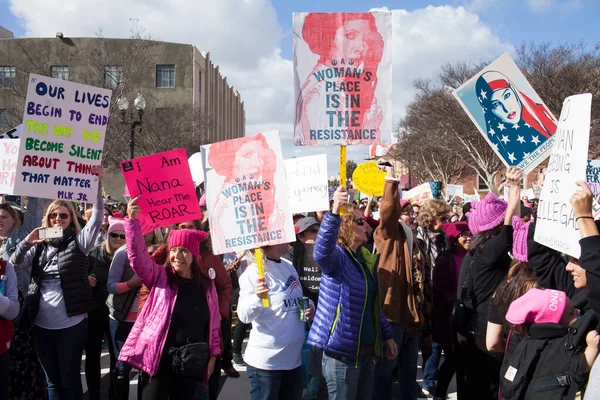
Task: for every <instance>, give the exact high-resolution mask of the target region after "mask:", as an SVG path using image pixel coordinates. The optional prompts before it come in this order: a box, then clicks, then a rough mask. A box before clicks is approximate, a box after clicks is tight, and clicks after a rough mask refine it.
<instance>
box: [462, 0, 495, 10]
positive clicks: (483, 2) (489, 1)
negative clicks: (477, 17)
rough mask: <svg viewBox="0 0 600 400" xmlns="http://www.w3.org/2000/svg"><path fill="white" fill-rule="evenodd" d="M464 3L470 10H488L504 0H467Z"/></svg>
mask: <svg viewBox="0 0 600 400" xmlns="http://www.w3.org/2000/svg"><path fill="white" fill-rule="evenodd" d="M463 3H464V5H465V8H467V9H468V10H469V11H473V12H479V11H487V10H489V9H490V8H492V7H493V6H495V5H498V4H501V3H502V2H501V1H499V0H465V1H464V2H463Z"/></svg>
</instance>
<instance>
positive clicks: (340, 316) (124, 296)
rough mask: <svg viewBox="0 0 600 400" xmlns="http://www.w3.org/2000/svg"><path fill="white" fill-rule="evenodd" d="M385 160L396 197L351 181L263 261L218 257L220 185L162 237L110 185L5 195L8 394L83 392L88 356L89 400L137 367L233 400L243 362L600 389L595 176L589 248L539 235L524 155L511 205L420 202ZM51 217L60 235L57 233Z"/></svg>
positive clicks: (264, 386)
mask: <svg viewBox="0 0 600 400" xmlns="http://www.w3.org/2000/svg"><path fill="white" fill-rule="evenodd" d="M382 168H383V167H382ZM385 169H386V171H387V177H386V180H385V186H384V194H383V196H382V197H381V198H380V199H375V198H373V197H369V198H367V199H364V200H363V201H350V198H349V192H348V190H346V188H343V187H340V188H338V189H337V190H336V191H335V193H334V195H333V198H332V199H331V202H330V209H329V210H324V211H322V212H315V213H308V214H302V215H294V224H295V229H296V241H295V242H294V243H289V244H280V245H274V246H267V247H264V248H262V254H264V259H263V260H258V259H256V253H254V252H252V251H248V252H241V253H238V254H233V253H232V254H225V255H221V256H219V255H215V254H213V253H212V251H211V244H210V227H209V225H208V220H207V218H206V217H207V216H206V208H205V206H206V204H205V198H204V197H203V196H202V197H200V196H199V202H200V205H201V207H202V208H203V211H204V219H203V220H197V221H187V222H182V223H180V224H177V225H174V226H169V227H165V228H161V229H157V230H155V231H151V232H149V233H146V234H143V233H142V230H141V227H140V223H139V222H138V219H137V216H138V213H139V206H138V204H137V200H138V199H131V200H130V201H129V203H128V204H119V203H115V202H113V201H110V200H109V201H105V199H104V198H103V196H102V193H103V192H102V185H101V184H100V185H99V188H98V195H97V199H96V200H97V201H96V203H95V205H93V206H89V207H86V206H85V205H84V204H75V203H72V202H67V201H62V200H55V201H45V200H42V199H37V198H29V199H28V202H27V207H26V210H25V209H23V210H20V209H19V208H18V207H16V206H13V205H11V204H8V203H2V204H0V275H3V276H4V277H5V278H3V279H4V282H5V285H4V288H3V289H2V290H3V291H2V293H1V294H0V325H2V326H1V327H0V336H1V338H0V339H1V340H0V400H3V399H36V400H37V399H46V398H47V399H51V400H54V399H82V398H83V388H82V380H81V375H80V369H81V362H82V358H83V355H84V354H85V379H86V383H87V388H88V389H87V392H88V396H89V398H90V399H100V398H101V397H102V398H105V396H106V395H108V397H109V398H110V399H116V400H121V399H129V398H130V380H131V372H132V370H137V371H139V374H138V384H137V386H136V388H137V398H139V399H144V400H146V399H167V398H170V399H216V398H217V397H218V395H219V390H220V386H221V383H220V376H221V371H223V373H225V374H227V375H228V376H229V377H231V378H237V377H239V376H240V374H239V372H238V371H237V370H236V368H235V366H234V365H238V366H246V370H247V373H248V377H249V382H250V383H249V389H248V393H249V398H250V399H252V400H271V399H292V400H301V399H302V400H304V399H326V398H329V399H333V400H335V399H340V400H345V399H349V400H353V399H374V400H379V399H392V398H396V399H403V400H404V399H405V400H412V399H416V398H418V397H421V396H423V395H429V396H430V397H433V398H434V399H446V398H447V396H448V388H449V386H450V383H451V381H452V379H453V377H455V380H456V387H457V391H458V398H459V399H461V400H470V399H478V400H479V399H483V400H487V399H490V400H492V399H498V398H500V399H507V400H508V399H538V398H556V399H559V398H560V399H572V398H575V396H576V395H577V393H580V395H581V396H583V395H584V393H585V396H586V397H585V399H596V398H600V397H599V396H600V365H599V364H598V363H596V362H595V360H596V356H597V354H598V345H599V340H600V337H599V335H598V333H597V331H596V329H597V327H598V314H597V313H599V312H600V235H599V233H598V227H599V226H600V224H597V223H596V222H595V221H594V219H593V216H592V199H593V196H592V193H591V191H590V190H589V188H588V187H587V185H586V184H585V183H583V182H580V183H579V185H580V186H581V188H580V190H578V191H576V192H575V193H574V194H573V197H572V199H571V204H572V206H573V216H572V218H573V219H574V220H575V221H576V224H577V226H578V228H579V233H580V235H581V241H580V244H581V256H580V258H579V259H575V258H573V257H568V256H565V255H564V254H560V253H558V252H556V251H554V250H551V249H549V248H548V247H545V246H543V245H541V244H539V243H537V242H535V241H534V240H533V232H534V230H535V224H536V208H537V203H536V202H529V200H528V199H527V198H521V193H520V185H521V184H520V181H521V179H522V174H521V171H519V170H518V169H516V168H512V167H511V168H509V169H508V170H507V172H506V182H505V184H506V185H507V186H508V187H509V191H508V193H509V196H508V199H502V198H500V197H497V196H494V194H492V193H489V194H488V195H487V196H486V197H485V198H484V199H482V200H481V201H476V202H473V204H465V205H463V206H459V204H458V203H456V202H455V201H451V202H446V201H443V200H436V199H430V200H426V201H424V202H422V203H421V204H412V203H411V202H410V201H408V200H405V199H402V189H401V188H400V180H399V179H397V178H396V177H395V176H394V173H393V169H392V168H391V167H387V168H385ZM93 173H94V174H96V175H97V176H98V178H99V181H100V182H102V179H103V177H104V169H103V168H102V167H94V169H93ZM201 192H202V190H201V189H199V195H200V194H201ZM50 227H60V228H62V232H63V234H62V237H58V238H54V239H49V240H44V239H42V238H40V232H42V231H43V230H44V228H50ZM259 264H262V265H264V276H262V275H260V274H259V269H260V268H259ZM597 279H598V280H597ZM265 299H268V301H269V303H270V304H269V306H268V307H265V306H264V304H263V302H264V301H265ZM233 322H235V324H233ZM233 325H234V327H233V328H232V326H233ZM248 330H250V335H249V339H248V341H247V345H246V346H245V347H244V346H243V343H244V340H245V338H246V334H247V331H248ZM104 346H107V347H108V353H109V357H110V365H111V368H110V371H109V373H108V375H109V387H108V389H107V390H108V393H107V394H104V393H102V391H103V390H104V389H103V388H102V385H101V376H102V373H101V353H102V350H103V347H104ZM244 350H245V351H244ZM419 352H420V353H421V356H422V357H421V361H422V369H423V381H422V383H421V384H420V385H419V384H418V383H417V369H418V363H419ZM590 371H591V372H590ZM394 383H396V385H395V388H396V390H395V393H393V388H394ZM586 386H587V392H586Z"/></svg>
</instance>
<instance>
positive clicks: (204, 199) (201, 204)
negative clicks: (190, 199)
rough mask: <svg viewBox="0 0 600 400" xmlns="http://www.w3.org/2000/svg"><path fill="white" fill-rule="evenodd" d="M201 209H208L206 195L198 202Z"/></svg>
mask: <svg viewBox="0 0 600 400" xmlns="http://www.w3.org/2000/svg"><path fill="white" fill-rule="evenodd" d="M198 204H199V205H200V207H206V193H204V194H203V195H202V196H200V201H198Z"/></svg>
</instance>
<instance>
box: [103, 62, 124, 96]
mask: <svg viewBox="0 0 600 400" xmlns="http://www.w3.org/2000/svg"><path fill="white" fill-rule="evenodd" d="M122 76H123V67H121V66H116V65H112V66H107V67H104V87H105V88H107V89H113V90H115V89H116V88H117V86H119V83H121V77H122Z"/></svg>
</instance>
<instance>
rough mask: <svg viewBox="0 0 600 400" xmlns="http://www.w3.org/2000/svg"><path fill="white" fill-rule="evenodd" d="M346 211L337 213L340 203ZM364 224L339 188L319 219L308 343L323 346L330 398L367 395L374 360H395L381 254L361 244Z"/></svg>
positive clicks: (360, 397) (346, 194) (345, 192)
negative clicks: (315, 304)
mask: <svg viewBox="0 0 600 400" xmlns="http://www.w3.org/2000/svg"><path fill="white" fill-rule="evenodd" d="M344 205H345V206H346V214H345V215H344V216H340V215H339V214H340V208H341V207H342V206H344ZM366 241H367V228H366V226H365V221H364V218H363V216H362V214H361V213H360V212H359V211H358V210H357V209H356V208H355V207H354V206H351V205H348V192H347V190H346V188H344V187H339V188H338V189H337V190H336V192H335V195H334V197H333V208H332V210H331V212H330V213H329V214H327V215H326V216H325V218H323V222H322V223H321V227H320V229H319V233H318V234H317V240H316V242H315V254H314V258H315V261H316V262H317V264H318V265H319V267H321V271H322V277H321V285H320V291H319V308H318V310H317V314H316V316H315V322H314V323H313V325H312V327H311V330H310V334H309V336H308V343H309V344H310V345H312V346H315V347H318V348H320V349H322V350H323V361H322V365H323V375H324V376H325V380H326V381H327V390H328V393H329V399H330V400H338V399H339V400H345V399H354V398H359V399H368V398H370V397H371V393H372V391H373V379H374V373H375V359H376V358H377V357H381V356H383V354H384V353H385V356H386V357H387V358H388V359H389V360H393V359H394V358H395V357H396V356H397V354H398V349H397V346H396V342H394V339H393V336H394V331H393V329H392V327H391V325H390V323H389V322H388V320H387V319H386V317H385V315H384V314H383V312H382V311H381V309H380V304H381V303H380V298H379V297H380V296H379V285H378V283H377V282H378V277H377V264H378V261H379V257H378V256H377V255H374V254H371V253H370V252H369V251H368V250H366V249H365V248H364V247H363V246H362V245H363V244H364V243H365V242H366Z"/></svg>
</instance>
